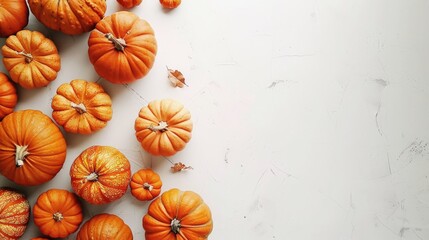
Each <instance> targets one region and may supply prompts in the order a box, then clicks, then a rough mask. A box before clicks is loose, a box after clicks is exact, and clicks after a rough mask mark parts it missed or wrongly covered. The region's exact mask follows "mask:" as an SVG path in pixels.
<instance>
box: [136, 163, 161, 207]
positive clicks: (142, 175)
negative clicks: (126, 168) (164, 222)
mask: <svg viewBox="0 0 429 240" xmlns="http://www.w3.org/2000/svg"><path fill="white" fill-rule="evenodd" d="M130 187H131V194H132V195H133V196H134V197H135V198H137V199H138V200H140V201H149V200H152V199H154V198H155V197H157V196H158V195H159V194H160V193H161V187H162V181H161V178H160V177H159V175H158V173H156V172H154V171H153V170H152V169H150V168H142V169H140V170H138V171H137V172H136V173H134V174H133V176H132V177H131V182H130Z"/></svg>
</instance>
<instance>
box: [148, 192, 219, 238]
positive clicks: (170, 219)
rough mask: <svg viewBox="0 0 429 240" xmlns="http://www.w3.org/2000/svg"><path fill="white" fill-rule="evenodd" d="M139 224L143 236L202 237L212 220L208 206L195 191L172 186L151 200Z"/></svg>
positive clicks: (206, 233)
mask: <svg viewBox="0 0 429 240" xmlns="http://www.w3.org/2000/svg"><path fill="white" fill-rule="evenodd" d="M143 228H144V229H145V238H146V240H159V239H163V240H176V239H199V240H205V239H207V238H208V236H209V234H210V233H211V231H212V229H213V221H212V215H211V211H210V208H209V207H208V206H207V204H205V203H204V201H203V199H202V198H201V197H200V196H199V195H198V194H197V193H195V192H192V191H184V192H183V191H180V190H179V189H176V188H173V189H170V190H168V191H166V192H164V193H163V194H162V195H161V197H159V198H157V199H155V200H153V201H152V202H151V204H150V205H149V208H148V212H147V214H146V215H145V216H144V217H143Z"/></svg>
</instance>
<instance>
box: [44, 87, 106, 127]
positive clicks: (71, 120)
mask: <svg viewBox="0 0 429 240" xmlns="http://www.w3.org/2000/svg"><path fill="white" fill-rule="evenodd" d="M51 106H52V109H53V112H52V117H53V118H54V120H55V121H56V122H57V123H58V124H59V125H61V126H62V127H63V128H64V130H65V131H67V132H71V133H80V134H90V133H93V132H95V131H98V130H100V129H102V128H104V127H105V126H106V125H107V122H108V121H109V120H110V119H112V100H111V99H110V96H109V95H108V94H107V93H106V92H105V91H104V89H103V87H102V86H101V85H99V84H97V83H95V82H88V81H85V80H80V79H75V80H72V81H71V82H70V83H64V84H62V85H61V86H59V87H58V89H57V94H56V95H55V96H54V97H53V98H52V103H51Z"/></svg>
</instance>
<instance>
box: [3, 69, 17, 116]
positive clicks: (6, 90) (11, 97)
mask: <svg viewBox="0 0 429 240" xmlns="http://www.w3.org/2000/svg"><path fill="white" fill-rule="evenodd" d="M17 102H18V95H17V94H16V89H15V86H14V85H13V84H12V83H11V82H10V81H9V78H8V77H7V76H6V74H4V73H2V72H0V120H1V119H2V118H4V117H5V116H6V115H8V114H9V113H11V112H13V109H14V108H15V106H16V104H17Z"/></svg>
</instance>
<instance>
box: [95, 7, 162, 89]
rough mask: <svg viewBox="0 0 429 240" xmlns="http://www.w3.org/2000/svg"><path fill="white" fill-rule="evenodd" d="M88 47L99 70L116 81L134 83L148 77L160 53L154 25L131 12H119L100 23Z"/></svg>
mask: <svg viewBox="0 0 429 240" xmlns="http://www.w3.org/2000/svg"><path fill="white" fill-rule="evenodd" d="M115 42H116V44H115ZM88 46H89V48H88V55H89V59H90V61H91V63H92V64H93V65H94V69H95V71H96V72H97V73H98V75H100V76H101V77H102V78H104V79H106V80H108V81H110V82H112V83H130V82H133V81H136V80H138V79H140V78H142V77H144V76H145V75H146V74H147V73H148V72H149V70H150V69H151V68H152V66H153V64H154V61H155V55H156V52H157V43H156V39H155V35H154V31H153V29H152V27H151V26H150V25H149V23H148V22H146V21H144V20H142V19H140V18H139V17H138V16H137V15H135V14H134V13H131V12H127V11H120V12H116V13H114V14H112V15H110V16H107V17H105V18H104V19H103V20H101V21H100V22H99V23H97V25H96V26H95V29H94V30H93V31H92V32H91V34H90V36H89V39H88Z"/></svg>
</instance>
